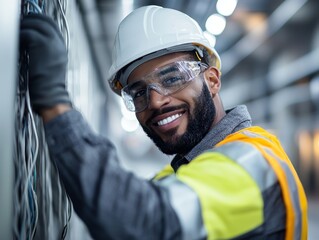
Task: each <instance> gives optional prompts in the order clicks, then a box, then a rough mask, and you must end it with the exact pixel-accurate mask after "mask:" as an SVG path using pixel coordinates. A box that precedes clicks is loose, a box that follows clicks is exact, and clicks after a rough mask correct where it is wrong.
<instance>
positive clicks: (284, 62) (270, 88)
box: [0, 0, 319, 239]
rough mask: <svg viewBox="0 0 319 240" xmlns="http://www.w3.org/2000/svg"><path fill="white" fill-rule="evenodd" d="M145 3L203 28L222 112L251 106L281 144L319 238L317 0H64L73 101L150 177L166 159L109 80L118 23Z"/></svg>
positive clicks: (8, 117) (10, 16)
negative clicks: (215, 66) (211, 48)
mask: <svg viewBox="0 0 319 240" xmlns="http://www.w3.org/2000/svg"><path fill="white" fill-rule="evenodd" d="M1 1H2V0H1ZM14 2H16V3H15V4H12V5H11V6H10V7H8V8H7V9H1V10H0V11H1V28H0V30H1V37H0V38H1V39H0V41H1V42H0V43H1V44H0V53H1V55H0V56H1V59H0V61H1V62H0V63H1V64H0V72H2V73H3V74H2V76H1V79H0V84H1V87H0V93H1V94H0V112H1V120H0V121H1V122H0V128H1V129H0V130H1V131H0V133H1V135H0V143H1V144H0V147H1V149H0V150H1V151H0V153H1V154H2V155H1V159H5V158H8V156H10V146H8V139H11V138H12V133H11V132H10V126H11V125H10V121H12V118H13V115H14V112H13V111H12V110H10V106H12V103H11V102H12V101H11V100H12V99H13V98H14V94H13V92H14V85H11V83H10V82H8V79H11V78H14V71H15V67H16V66H15V62H14V61H17V60H16V59H14V57H10V56H14V54H16V51H17V50H16V49H15V48H16V47H15V46H16V44H17V37H18V35H17V34H18V32H17V29H18V12H19V11H20V10H19V7H20V4H19V1H14ZM150 4H152V5H160V6H163V7H169V8H173V9H177V10H180V11H183V12H185V13H186V14H188V15H190V16H191V17H193V18H194V19H195V20H197V21H198V23H199V25H200V26H201V27H202V29H203V30H204V31H205V32H206V35H207V38H208V39H209V40H210V41H211V44H212V45H215V48H216V50H217V52H219V54H220V56H221V60H222V66H223V67H222V90H221V97H222V99H223V103H224V106H225V108H231V107H234V106H235V105H238V104H245V105H247V107H248V109H249V111H250V113H251V115H252V119H253V123H254V124H255V125H261V126H263V127H264V128H266V129H268V130H270V131H272V132H273V133H275V134H276V135H277V136H278V138H279V139H280V140H281V142H282V145H283V147H284V148H285V149H286V151H287V153H288V155H289V157H290V159H291V161H292V162H293V164H294V166H295V168H296V170H297V172H298V174H299V176H300V178H301V181H302V183H303V185H304V187H305V190H306V193H307V196H308V200H309V239H318V236H319V229H318V227H317V226H319V200H318V199H319V198H318V195H319V14H318V10H319V1H318V0H271V1H269V0H238V1H237V0H218V1H217V0H214V1H212V0H162V1H159V0H158V1H154V0H153V1H152V0H95V1H94V0H69V1H67V7H66V16H65V17H66V19H67V22H68V38H69V45H70V47H69V58H70V61H69V71H68V88H69V90H70V93H71V96H72V98H73V101H74V104H75V106H76V107H77V108H78V109H80V111H81V112H82V113H83V114H84V115H85V117H86V118H87V120H88V121H89V123H90V125H91V126H92V128H93V129H94V130H95V131H96V132H98V133H100V134H102V135H104V136H106V137H108V138H110V139H112V140H113V142H114V144H115V145H116V147H117V151H118V153H119V155H120V160H121V162H122V164H123V166H124V167H125V168H127V169H129V170H131V171H133V172H135V173H136V174H138V175H139V176H141V177H143V178H144V177H145V178H149V177H151V176H152V175H154V174H155V173H156V172H157V171H158V170H160V169H161V168H162V167H163V166H164V165H165V164H168V163H169V162H170V159H171V158H172V157H171V156H166V155H163V154H162V153H161V152H159V150H158V149H156V147H155V146H154V145H153V144H152V142H151V141H150V140H149V139H148V138H147V137H146V136H144V133H143V131H142V129H141V127H140V126H139V125H138V122H137V121H136V119H135V116H134V114H132V113H129V112H127V111H126V110H125V108H124V106H123V104H122V102H121V99H120V98H119V97H117V96H115V95H114V94H113V93H111V91H110V89H109V87H108V84H107V83H106V81H105V79H106V74H107V70H108V68H109V67H110V65H111V50H112V48H113V41H114V37H115V34H116V30H117V27H118V25H119V23H120V21H121V20H122V19H123V18H124V17H125V16H126V15H127V14H129V13H130V12H131V11H132V10H133V9H135V8H138V7H141V6H144V5H150ZM2 12H3V13H2ZM4 33H6V34H7V37H4ZM133 37H134V36H132V38H133ZM10 49H11V50H10ZM10 51H11V52H10ZM3 86H8V87H7V88H4V87H3ZM8 89H9V91H8ZM10 101H11V102H10ZM8 106H9V107H8ZM2 122H3V123H2ZM8 126H9V128H8ZM1 162H2V163H1V165H0V167H1V168H0V171H1V174H0V177H1V179H4V178H7V176H8V174H9V173H8V171H6V169H7V168H8V167H10V164H7V163H5V161H2V160H1ZM11 167H12V166H11ZM0 182H1V181H0ZM0 216H1V215H0ZM73 224H74V226H76V227H75V229H76V231H74V230H72V229H71V233H70V234H72V236H73V237H72V238H71V239H89V234H88V233H87V232H86V230H85V227H83V226H82V225H81V222H80V220H78V219H77V218H76V217H74V220H73ZM79 229H81V231H80V230H79Z"/></svg>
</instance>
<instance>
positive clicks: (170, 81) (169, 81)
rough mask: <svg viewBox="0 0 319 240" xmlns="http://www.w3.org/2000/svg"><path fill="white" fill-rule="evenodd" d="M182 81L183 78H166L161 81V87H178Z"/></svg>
mask: <svg viewBox="0 0 319 240" xmlns="http://www.w3.org/2000/svg"><path fill="white" fill-rule="evenodd" d="M184 81H185V80H184V77H183V76H172V77H167V78H165V79H163V80H162V85H163V86H165V87H171V86H176V85H180V84H181V83H183V82H184Z"/></svg>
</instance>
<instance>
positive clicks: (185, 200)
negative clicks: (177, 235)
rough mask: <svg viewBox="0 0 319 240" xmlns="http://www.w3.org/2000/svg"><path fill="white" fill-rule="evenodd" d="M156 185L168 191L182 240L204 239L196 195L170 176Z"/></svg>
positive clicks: (204, 233) (205, 234) (200, 210)
mask: <svg viewBox="0 0 319 240" xmlns="http://www.w3.org/2000/svg"><path fill="white" fill-rule="evenodd" d="M157 184H159V185H161V186H163V187H165V188H166V189H167V191H168V194H169V198H170V202H171V204H172V207H173V208H174V210H175V212H176V214H177V216H178V218H179V221H180V224H181V228H182V232H183V239H184V240H195V239H206V237H207V232H206V230H205V227H204V223H203V218H202V209H201V205H200V202H199V198H198V196H197V194H196V193H195V192H194V191H193V190H192V189H191V188H190V187H188V186H187V185H186V184H184V183H183V182H181V181H180V180H178V179H177V178H176V177H175V175H170V176H169V177H166V178H164V179H163V180H159V181H157Z"/></svg>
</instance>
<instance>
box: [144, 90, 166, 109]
mask: <svg viewBox="0 0 319 240" xmlns="http://www.w3.org/2000/svg"><path fill="white" fill-rule="evenodd" d="M170 101H171V100H170V96H165V95H163V94H161V93H159V92H158V91H156V90H155V89H149V103H148V108H149V109H159V108H161V107H162V106H164V105H166V104H168V103H169V102H170Z"/></svg>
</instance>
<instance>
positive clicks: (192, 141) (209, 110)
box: [142, 84, 216, 155]
mask: <svg viewBox="0 0 319 240" xmlns="http://www.w3.org/2000/svg"><path fill="white" fill-rule="evenodd" d="M193 100H194V102H195V108H194V111H193V113H190V114H189V117H188V126H187V129H186V132H185V133H184V134H182V135H180V136H174V135H175V133H176V131H177V130H176V129H175V130H173V131H172V132H171V135H172V139H171V140H169V141H166V142H164V141H163V140H162V139H161V138H160V137H159V136H158V135H157V134H156V133H155V132H154V131H152V130H150V129H149V128H147V127H145V126H142V128H143V130H144V132H145V133H146V134H147V136H148V137H149V138H150V139H152V141H153V142H154V143H155V145H156V146H157V147H158V148H159V149H160V150H161V151H162V152H163V153H165V154H168V155H172V154H186V153H188V152H189V151H190V150H191V149H192V148H193V147H195V146H196V145H197V144H198V143H199V142H200V141H201V140H202V139H203V138H204V137H205V135H206V134H207V133H208V131H209V130H210V128H211V126H212V123H213V120H214V118H215V115H216V108H215V105H214V102H213V99H212V97H211V95H210V92H209V90H208V87H207V86H206V84H203V88H202V91H201V93H200V95H199V96H198V97H197V98H196V99H193ZM186 107H187V106H186Z"/></svg>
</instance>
